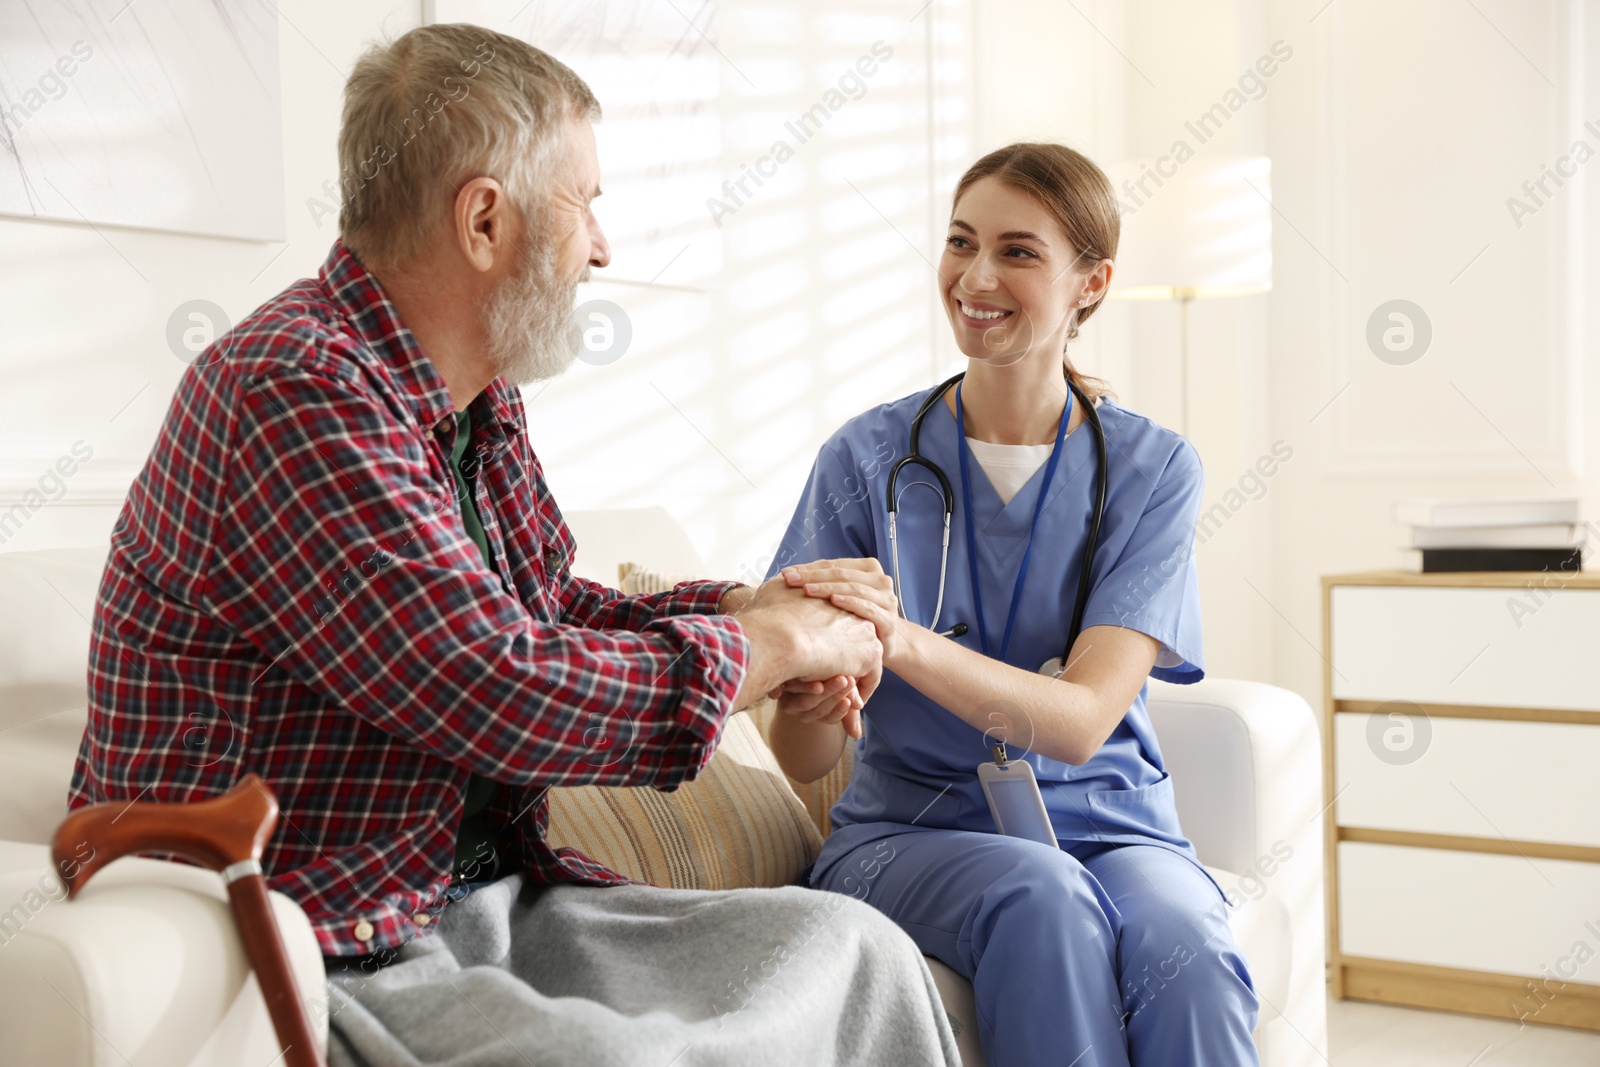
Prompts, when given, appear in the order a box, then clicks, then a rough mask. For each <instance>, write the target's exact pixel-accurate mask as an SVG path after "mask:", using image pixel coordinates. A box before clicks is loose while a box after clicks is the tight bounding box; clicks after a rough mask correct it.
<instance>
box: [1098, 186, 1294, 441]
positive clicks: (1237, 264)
mask: <svg viewBox="0 0 1600 1067" xmlns="http://www.w3.org/2000/svg"><path fill="white" fill-rule="evenodd" d="M1111 178H1112V184H1113V185H1115V186H1116V192H1117V199H1118V202H1119V205H1120V207H1121V211H1122V236H1121V239H1120V242H1119V247H1118V250H1117V258H1116V271H1115V274H1114V275H1113V277H1112V284H1111V292H1110V294H1109V296H1110V298H1111V299H1113V300H1118V299H1121V300H1176V301H1178V308H1179V313H1178V317H1179V321H1180V326H1179V334H1180V336H1179V340H1178V391H1179V395H1180V402H1181V405H1182V409H1181V410H1182V422H1181V424H1180V425H1179V427H1178V432H1179V433H1182V434H1184V435H1185V436H1187V435H1188V433H1189V304H1190V302H1191V301H1194V300H1204V299H1208V298H1211V297H1219V296H1247V295H1249V294H1252V293H1264V292H1266V291H1267V290H1269V289H1271V288H1272V161H1271V160H1270V159H1268V158H1267V157H1266V156H1185V157H1183V161H1182V162H1179V160H1178V158H1177V157H1176V156H1163V157H1161V158H1160V159H1157V160H1143V161H1138V162H1134V163H1130V164H1125V165H1123V166H1121V167H1118V168H1116V169H1115V170H1114V172H1113V173H1112V175H1111Z"/></svg>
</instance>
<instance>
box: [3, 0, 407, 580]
mask: <svg viewBox="0 0 1600 1067" xmlns="http://www.w3.org/2000/svg"><path fill="white" fill-rule="evenodd" d="M278 8H279V11H280V21H279V34H278V42H279V50H280V57H281V62H280V64H279V70H280V73H281V76H280V81H281V85H282V94H283V97H282V99H283V139H284V172H285V173H284V189H285V201H286V211H287V215H288V240H287V241H286V242H284V243H281V244H279V243H262V242H256V241H242V240H231V239H224V238H207V237H190V236H182V235H178V234H170V233H154V232H147V231H140V230H132V229H126V228H119V227H114V226H98V227H91V226H88V225H75V224H71V223H54V222H39V221H34V220H25V219H17V218H7V217H0V281H3V284H0V324H4V328H3V329H0V381H3V382H4V388H3V392H0V404H3V414H4V417H3V419H0V501H3V502H4V505H3V507H0V511H4V510H6V509H8V508H10V507H11V506H12V505H13V504H16V503H19V502H22V501H24V500H26V499H30V498H27V497H25V494H26V493H27V492H28V491H29V490H37V489H38V487H39V480H40V478H41V477H43V476H45V475H46V473H47V472H48V471H49V470H50V469H51V468H52V467H53V466H54V464H55V463H56V462H57V460H58V459H60V458H61V457H62V456H63V455H71V450H72V447H73V445H74V443H76V442H80V441H81V442H82V445H81V446H79V451H78V454H79V455H81V454H83V453H84V452H85V451H88V452H91V453H92V455H91V458H90V459H89V460H88V461H87V462H84V463H82V464H80V465H77V467H76V470H75V471H74V473H72V474H71V475H70V476H68V477H66V478H64V479H63V480H64V482H65V490H64V492H62V491H61V490H59V489H58V488H57V483H55V482H47V483H46V486H45V489H46V493H47V494H48V495H57V496H59V499H57V500H55V501H54V502H52V503H49V504H47V505H46V506H44V507H42V508H39V509H38V510H36V511H33V512H32V513H31V514H30V515H29V516H28V517H27V519H26V521H25V522H24V523H23V524H22V525H21V526H20V527H17V526H11V527H8V530H7V532H8V533H9V534H10V536H9V537H8V538H7V539H6V540H5V541H4V543H3V544H0V551H7V552H9V551H16V550H24V549H31V548H50V547H64V546H68V545H87V544H100V543H105V542H106V541H107V540H108V539H109V538H110V535H111V527H112V525H113V524H114V523H115V521H116V517H117V513H118V511H120V509H121V506H122V500H123V497H124V496H125V494H126V493H127V489H128V486H129V484H130V483H131V482H132V480H133V477H134V475H135V474H136V473H137V472H138V469H139V467H140V465H141V464H142V463H143V461H144V457H145V455H146V454H147V453H148V452H149V449H150V446H151V445H152V444H153V442H154V441H155V437H156V434H157V432H158V430H159V429H160V426H161V422H162V420H163V418H164V416H165V415H166V409H167V405H168V403H169V401H170V400H171V398H172V394H173V390H174V389H175V388H176V386H177V382H178V378H179V376H180V375H181V374H182V372H183V370H184V368H185V366H186V364H184V363H183V362H182V361H181V360H180V359H179V358H178V357H177V356H176V355H174V354H173V352H172V350H171V349H170V348H169V347H168V345H167V340H166V334H167V320H168V318H169V316H170V315H171V314H172V312H173V311H174V309H176V308H177V307H178V306H179V305H180V304H183V303H185V302H186V301H189V300H194V299H206V300H210V301H212V302H214V303H216V304H218V305H220V306H221V307H222V309H223V310H224V311H225V312H226V313H227V314H228V315H229V317H230V319H231V320H233V321H238V319H240V318H242V317H243V316H244V315H245V314H247V313H248V312H250V311H251V310H253V309H254V308H255V307H256V306H257V305H259V304H260V303H261V302H262V301H264V300H266V299H267V298H268V297H270V296H272V295H273V294H274V293H276V292H278V291H279V290H281V289H282V288H284V287H285V286H286V285H288V284H289V283H290V282H292V281H294V280H295V279H296V278H300V277H305V276H307V275H313V274H315V273H316V271H317V268H318V267H319V266H320V265H321V263H322V260H323V258H324V257H325V256H326V254H327V250H328V246H329V244H331V243H332V241H333V237H334V234H335V226H334V222H333V220H332V219H329V218H324V219H322V220H321V223H320V225H319V224H318V223H317V222H316V221H314V220H313V217H312V213H311V212H309V211H308V210H307V208H306V200H307V199H308V198H311V197H313V196H315V197H318V198H321V197H323V195H324V194H323V193H322V192H321V186H322V183H323V182H324V181H326V180H328V179H330V178H333V177H335V176H336V175H337V174H338V165H337V162H336V155H335V138H336V135H337V131H338V125H339V107H340V100H341V93H342V91H343V86H344V79H345V73H346V72H347V71H348V70H349V68H350V65H351V63H352V62H353V61H354V59H355V57H356V56H357V55H358V54H359V53H360V51H361V50H362V48H363V47H364V45H365V44H366V43H367V42H368V41H369V40H371V39H373V38H375V37H376V36H378V35H379V34H381V33H388V34H393V35H398V34H400V33H404V32H405V31H406V30H408V29H410V28H411V27H413V26H415V25H417V23H418V21H419V20H420V17H421V9H420V6H419V4H418V3H416V2H414V0H413V2H409V3H408V2H401V0H345V2H341V3H339V4H326V3H313V2H311V0H281V2H280V3H279V4H278ZM69 91H70V89H69ZM68 466H69V467H70V466H71V464H69V465H68ZM63 469H66V468H63ZM31 499H35V500H36V499H37V498H31Z"/></svg>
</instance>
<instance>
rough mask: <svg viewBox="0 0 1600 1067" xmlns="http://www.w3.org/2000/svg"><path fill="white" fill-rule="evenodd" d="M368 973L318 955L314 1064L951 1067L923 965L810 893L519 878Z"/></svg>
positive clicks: (858, 907) (896, 934)
mask: <svg viewBox="0 0 1600 1067" xmlns="http://www.w3.org/2000/svg"><path fill="white" fill-rule="evenodd" d="M432 929H433V931H434V932H433V933H432V934H431V935H428V936H424V937H418V938H416V939H415V940H413V941H411V942H410V943H408V944H406V945H405V946H403V947H401V948H400V949H398V950H396V951H395V953H394V954H393V956H392V962H389V963H387V964H386V965H385V966H383V967H381V968H374V967H372V966H370V965H369V966H367V967H365V968H330V971H329V974H328V990H327V992H328V1011H329V1013H330V1019H329V1025H330V1034H329V1054H328V1061H329V1064H330V1067H413V1065H422V1064H429V1065H449V1067H469V1065H470V1067H485V1065H488V1064H508V1065H517V1067H521V1065H528V1067H535V1065H536V1067H545V1065H559V1067H591V1065H592V1067H599V1065H602V1064H604V1065H628V1067H690V1065H699V1064H729V1065H735V1064H737V1065H740V1067H745V1065H757V1067H781V1065H784V1064H805V1065H808V1067H809V1065H823V1064H872V1065H884V1067H898V1065H906V1067H913V1065H915V1067H923V1065H932V1067H942V1065H949V1067H956V1065H959V1064H960V1057H959V1054H958V1053H957V1051H956V1046H955V1039H954V1038H953V1037H952V1036H951V1032H950V1024H949V1020H948V1018H947V1017H946V1015H945V1013H944V1010H943V1008H942V1007H941V1005H940V1001H939V994H938V991H937V990H936V989H935V987H934V984H933V978H932V976H931V975H930V974H929V973H928V968H927V966H926V964H924V963H923V960H922V957H921V955H920V954H919V953H918V952H917V949H916V946H915V945H914V944H913V943H912V942H911V939H910V938H908V937H906V936H905V934H904V933H902V932H901V931H900V929H899V928H898V927H896V926H895V925H894V924H893V923H892V922H890V921H889V920H888V919H887V918H885V917H884V916H883V915H881V914H879V913H878V912H877V911H875V910H874V909H872V908H870V907H868V906H867V905H865V904H861V903H860V902H858V901H856V900H853V899H851V898H849V897H846V896H842V895H840V894H836V893H823V892H819V891H815V890H810V889H800V888H785V889H740V890H732V891H726V892H710V891H702V890H680V889H658V888H655V887H651V886H619V887H615V888H594V887H585V886H539V885H534V884H531V883H529V884H527V885H524V883H523V878H522V875H520V874H515V875H512V876H510V877H508V878H504V879H501V880H500V881H498V882H495V883H493V884H492V885H489V886H486V887H485V888H482V889H478V890H477V891H475V892H473V893H472V894H471V895H470V896H468V897H467V898H466V899H464V900H461V901H459V902H457V903H454V904H451V905H449V906H447V907H446V908H444V909H443V912H442V915H441V917H440V921H439V922H438V924H437V925H436V926H434V927H433V928H432Z"/></svg>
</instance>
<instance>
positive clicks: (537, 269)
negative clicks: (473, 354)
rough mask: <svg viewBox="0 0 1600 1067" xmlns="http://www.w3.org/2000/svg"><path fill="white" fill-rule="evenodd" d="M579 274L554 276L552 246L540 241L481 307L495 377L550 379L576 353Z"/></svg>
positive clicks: (523, 381) (518, 380)
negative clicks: (575, 306)
mask: <svg viewBox="0 0 1600 1067" xmlns="http://www.w3.org/2000/svg"><path fill="white" fill-rule="evenodd" d="M588 274H589V272H588V270H587V269H585V270H584V272H583V274H582V275H581V276H580V277H577V278H574V279H572V280H571V281H570V282H565V283H564V282H562V280H561V279H559V278H557V277H556V249H555V247H554V245H550V244H539V245H536V246H535V247H534V249H533V252H532V254H531V255H530V256H529V257H528V259H527V261H526V262H525V263H524V265H523V269H522V271H521V273H519V274H517V275H515V276H513V277H511V278H507V279H506V281H505V282H504V283H502V284H501V286H500V288H499V289H498V290H496V291H495V294H494V295H493V296H492V297H490V298H489V304H488V307H487V308H486V309H485V312H484V314H485V316H486V317H487V322H486V323H485V325H486V327H487V332H488V334H489V351H488V355H489V361H490V364H491V365H492V366H493V367H494V369H495V376H496V377H499V378H504V379H506V381H508V382H510V383H511V384H513V385H526V384H528V383H529V382H541V381H545V380H546V379H549V378H554V377H555V376H556V375H558V374H560V373H561V372H562V371H564V370H566V369H567V368H568V367H570V366H572V364H573V362H574V361H575V360H576V359H577V358H578V346H577V345H574V344H573V343H572V335H571V331H570V326H571V322H570V321H569V320H570V319H571V318H572V308H573V304H574V301H575V300H576V299H577V294H578V283H579V282H580V281H585V280H587V278H588Z"/></svg>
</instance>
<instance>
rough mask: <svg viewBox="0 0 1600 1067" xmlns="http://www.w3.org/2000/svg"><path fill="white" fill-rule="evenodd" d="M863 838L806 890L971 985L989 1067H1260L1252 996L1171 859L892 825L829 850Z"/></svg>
mask: <svg viewBox="0 0 1600 1067" xmlns="http://www.w3.org/2000/svg"><path fill="white" fill-rule="evenodd" d="M876 828H881V829H882V830H883V831H884V833H883V834H881V835H873V834H872V832H871V831H872V830H873V829H876ZM838 834H839V832H838V831H836V835H838ZM862 837H864V838H866V840H865V843H863V844H845V845H844V847H845V848H846V849H847V851H844V852H842V853H841V854H837V855H830V854H829V853H830V852H832V851H833V850H832V849H827V848H825V849H824V851H823V855H822V857H821V858H820V859H819V860H818V863H817V866H816V869H815V873H814V874H813V877H812V884H813V885H814V886H816V887H817V888H820V889H829V890H833V891H835V892H839V893H847V894H849V895H851V896H855V897H858V898H860V899H863V900H866V901H867V902H868V903H870V904H872V905H873V906H875V907H877V908H878V909H879V910H881V911H883V912H884V913H886V914H887V915H888V916H889V917H890V918H892V919H894V920H895V921H896V922H897V923H899V924H900V926H901V928H902V929H904V930H905V931H906V932H907V933H908V934H910V935H911V937H912V939H913V940H914V941H916V943H917V945H918V946H919V947H920V948H921V949H922V952H923V954H924V955H927V956H933V957H935V958H937V959H939V960H942V961H944V962H945V963H946V964H948V965H949V966H950V967H951V968H952V969H953V970H955V971H956V972H957V973H959V974H961V975H962V976H963V977H965V978H967V979H968V980H969V981H971V983H972V987H973V992H974V994H975V996H976V1000H977V1011H978V1028H979V1038H980V1040H981V1042H982V1045H983V1054H984V1057H985V1059H986V1060H987V1061H988V1064H989V1067H1024V1065H1026V1067H1033V1065H1040V1067H1042V1065H1045V1064H1049V1065H1052V1067H1069V1065H1070V1067H1100V1065H1105V1067H1111V1065H1115V1067H1130V1065H1137V1067H1211V1065H1218V1067H1220V1065H1224V1064H1226V1065H1229V1067H1234V1065H1238V1064H1249V1065H1255V1064H1258V1063H1259V1060H1258V1058H1257V1056H1256V1047H1255V1042H1254V1040H1253V1039H1252V1038H1251V1032H1252V1031H1253V1030H1254V1029H1255V1023H1256V1011H1257V1001H1256V995H1255V987H1254V986H1253V985H1252V983H1251V981H1250V974H1249V971H1248V970H1247V968H1246V965H1245V961H1244V957H1243V956H1242V955H1240V953H1239V949H1238V947H1237V946H1236V945H1235V944H1234V941H1233V936H1232V934H1231V933H1230V931H1229V929H1228V925H1227V919H1226V913H1225V906H1224V904H1223V901H1222V898H1221V895H1220V894H1219V893H1218V891H1217V889H1216V887H1215V886H1214V885H1213V884H1212V883H1211V881H1210V880H1209V879H1208V878H1207V877H1206V875H1205V874H1204V872H1202V871H1201V870H1200V869H1199V868H1197V867H1196V866H1195V865H1194V864H1192V863H1191V862H1189V861H1188V860H1187V859H1185V858H1184V857H1182V856H1180V855H1178V854H1177V853H1175V852H1173V851H1171V850H1170V849H1166V848H1162V847H1160V846H1158V845H1138V844H1133V845H1112V846H1107V845H1095V846H1091V847H1088V848H1083V849H1075V851H1076V852H1077V853H1078V854H1079V855H1081V856H1083V857H1084V858H1083V859H1079V858H1077V857H1076V856H1074V855H1073V854H1071V853H1068V852H1065V851H1062V850H1060V849H1054V848H1051V847H1049V846H1048V845H1041V844H1038V843H1037V842H1033V841H1026V840H1023V839H1021V838H1015V837H1001V836H999V835H997V834H987V833H971V832H967V831H961V830H940V829H913V830H909V831H908V832H907V828H906V827H905V826H904V825H903V824H898V823H896V824H886V823H880V824H872V826H870V827H869V826H855V827H849V828H844V832H843V834H842V836H841V841H845V840H851V839H857V838H862ZM830 843H835V844H837V843H840V842H834V841H832V839H830Z"/></svg>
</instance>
